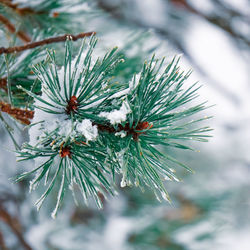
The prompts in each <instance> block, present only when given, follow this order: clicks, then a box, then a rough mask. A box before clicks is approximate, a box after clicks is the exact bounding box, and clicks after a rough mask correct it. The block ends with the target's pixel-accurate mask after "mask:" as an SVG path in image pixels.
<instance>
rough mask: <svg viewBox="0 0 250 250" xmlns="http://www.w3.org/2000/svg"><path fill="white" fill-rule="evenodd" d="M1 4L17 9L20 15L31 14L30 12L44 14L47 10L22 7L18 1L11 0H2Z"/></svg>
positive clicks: (0, 0)
mask: <svg viewBox="0 0 250 250" xmlns="http://www.w3.org/2000/svg"><path fill="white" fill-rule="evenodd" d="M0 4H2V5H4V6H7V7H9V8H10V9H12V10H13V11H15V12H16V13H17V14H19V15H20V16H25V15H30V14H44V13H45V11H35V10H33V9H31V8H30V7H24V8H20V7H19V4H18V3H12V2H11V1H9V0H0Z"/></svg>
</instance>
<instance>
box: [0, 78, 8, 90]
mask: <svg viewBox="0 0 250 250" xmlns="http://www.w3.org/2000/svg"><path fill="white" fill-rule="evenodd" d="M0 89H3V90H4V91H6V92H7V79H6V78H5V77H4V78H0Z"/></svg>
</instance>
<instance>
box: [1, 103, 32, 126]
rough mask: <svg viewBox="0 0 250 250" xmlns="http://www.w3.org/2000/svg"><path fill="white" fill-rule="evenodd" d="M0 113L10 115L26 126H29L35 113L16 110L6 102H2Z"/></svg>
mask: <svg viewBox="0 0 250 250" xmlns="http://www.w3.org/2000/svg"><path fill="white" fill-rule="evenodd" d="M0 111H2V112H5V113H7V114H9V115H10V116H12V117H14V118H15V119H16V120H18V121H20V122H21V123H23V124H25V125H29V124H30V119H32V118H33V116H34V111H31V110H23V109H20V108H14V107H12V106H11V105H10V104H8V103H5V102H0Z"/></svg>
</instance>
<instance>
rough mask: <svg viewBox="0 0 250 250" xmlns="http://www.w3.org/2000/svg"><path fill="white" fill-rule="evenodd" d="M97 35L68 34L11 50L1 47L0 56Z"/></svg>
mask: <svg viewBox="0 0 250 250" xmlns="http://www.w3.org/2000/svg"><path fill="white" fill-rule="evenodd" d="M95 34H96V33H95V32H86V33H80V34H78V35H71V34H66V35H63V36H57V37H51V38H47V39H44V40H41V41H37V42H33V43H28V44H26V45H23V46H16V47H9V48H4V47H0V55H1V54H10V53H14V52H21V51H24V50H28V49H33V48H36V47H40V46H43V45H46V44H50V43H58V42H63V41H66V40H67V38H68V37H69V38H70V39H71V40H72V41H76V40H78V39H81V38H84V37H88V36H92V35H95Z"/></svg>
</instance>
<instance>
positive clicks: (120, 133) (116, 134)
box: [115, 131, 127, 138]
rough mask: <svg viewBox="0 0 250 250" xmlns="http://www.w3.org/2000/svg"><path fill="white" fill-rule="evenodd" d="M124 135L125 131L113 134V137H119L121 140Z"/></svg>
mask: <svg viewBox="0 0 250 250" xmlns="http://www.w3.org/2000/svg"><path fill="white" fill-rule="evenodd" d="M126 135H127V133H126V131H120V132H116V133H115V136H121V138H123V137H125V136H126Z"/></svg>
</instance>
